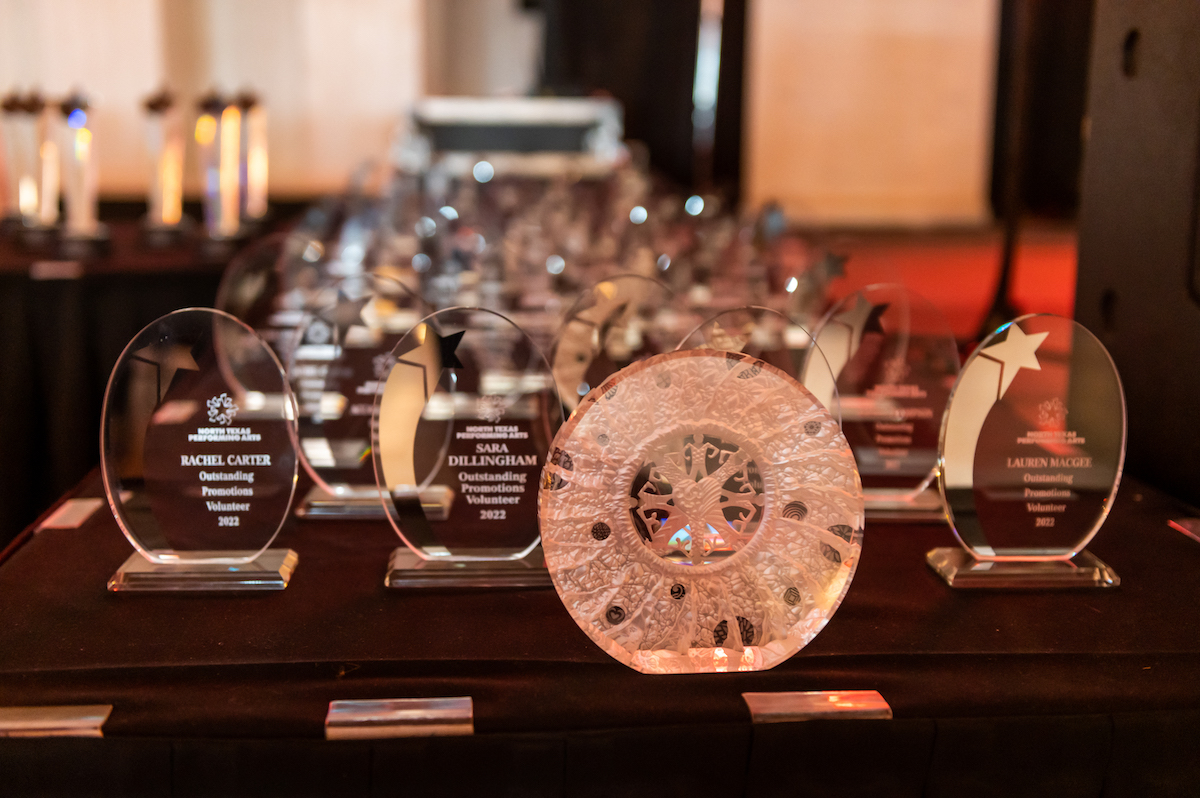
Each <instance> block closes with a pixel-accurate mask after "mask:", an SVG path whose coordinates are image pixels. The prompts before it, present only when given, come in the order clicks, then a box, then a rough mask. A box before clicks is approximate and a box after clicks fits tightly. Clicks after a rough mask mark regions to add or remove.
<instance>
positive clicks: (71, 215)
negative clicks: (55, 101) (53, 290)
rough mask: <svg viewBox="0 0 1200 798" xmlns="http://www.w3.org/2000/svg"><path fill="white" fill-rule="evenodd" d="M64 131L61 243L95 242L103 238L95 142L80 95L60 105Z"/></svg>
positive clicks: (84, 99)
mask: <svg viewBox="0 0 1200 798" xmlns="http://www.w3.org/2000/svg"><path fill="white" fill-rule="evenodd" d="M60 108H61V110H62V115H63V120H64V122H65V125H64V126H63V128H62V131H63V144H62V163H63V175H62V177H63V180H62V185H63V205H64V206H65V207H66V220H65V223H64V225H63V238H64V243H69V242H79V243H81V244H84V243H86V242H92V241H97V240H100V239H103V238H106V237H107V235H106V232H105V230H104V226H103V225H101V224H100V220H99V212H100V198H99V172H98V170H97V164H96V142H95V136H94V134H93V133H92V121H91V118H90V114H91V108H90V107H89V105H88V101H87V98H85V97H84V96H83V95H82V94H79V93H75V94H72V95H71V96H70V97H68V98H67V99H65V100H63V102H62V105H61V106H60Z"/></svg>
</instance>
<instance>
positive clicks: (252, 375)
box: [100, 308, 298, 591]
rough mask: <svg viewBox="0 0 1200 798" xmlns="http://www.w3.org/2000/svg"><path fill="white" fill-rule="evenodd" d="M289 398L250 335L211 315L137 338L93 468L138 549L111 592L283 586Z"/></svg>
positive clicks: (272, 363)
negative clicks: (278, 542) (280, 545)
mask: <svg viewBox="0 0 1200 798" xmlns="http://www.w3.org/2000/svg"><path fill="white" fill-rule="evenodd" d="M295 418H296V415H295V403H294V400H293V398H292V393H291V391H290V389H289V388H288V384H287V380H286V379H285V377H284V373H283V368H282V366H281V365H280V363H279V360H278V359H277V358H276V357H275V354H274V353H273V352H272V351H271V349H270V347H268V346H267V345H266V343H265V342H264V341H263V340H262V339H261V338H259V337H258V336H257V335H256V334H255V333H254V331H253V330H251V329H250V328H249V327H247V326H246V325H245V324H243V323H242V322H240V321H238V320H237V319H235V318H234V317H232V316H230V315H228V314H226V313H222V312H220V311H217V310H211V309H206V308H189V309H186V310H178V311H175V312H174V313H169V314H167V315H166V316H163V317H162V318H160V319H158V320H157V321H154V322H152V323H151V324H150V325H148V326H147V327H146V328H145V329H143V330H142V331H141V332H139V333H138V334H137V335H136V336H134V338H133V340H132V341H130V342H129V344H128V345H127V346H126V347H125V350H124V351H123V352H122V353H121V356H120V358H119V359H118V360H117V364H116V366H114V368H113V371H112V375H111V376H110V378H109V381H108V389H107V391H106V392H105V396H104V415H103V418H102V421H101V429H102V433H101V434H102V440H101V449H100V464H101V472H102V474H103V479H104V490H105V493H106V494H107V496H108V502H109V505H110V506H111V507H112V511H113V515H114V516H116V520H117V524H118V525H119V526H120V527H121V530H122V531H123V532H124V533H125V536H126V537H127V538H128V539H129V542H130V543H132V544H133V547H134V548H135V549H136V550H137V551H136V552H135V553H134V555H133V556H132V557H130V558H129V560H128V561H127V562H126V563H125V565H124V566H122V567H121V569H120V570H119V571H118V572H117V574H116V575H115V576H114V577H113V578H112V580H111V581H110V582H109V589H110V590H118V591H123V590H273V589H274V590H281V589H283V588H284V587H286V586H287V582H288V579H289V577H290V575H291V572H292V569H293V568H294V567H295V564H296V554H295V552H292V551H290V550H288V549H272V548H269V547H270V545H271V542H272V541H273V540H274V539H275V536H276V535H277V534H278V533H279V530H280V528H281V527H282V526H283V523H284V521H285V520H286V518H287V515H288V510H289V508H290V507H291V503H292V495H293V493H294V492H295V489H296V476H297V468H298V465H297V457H296V445H295V436H296V431H295V424H296V422H295Z"/></svg>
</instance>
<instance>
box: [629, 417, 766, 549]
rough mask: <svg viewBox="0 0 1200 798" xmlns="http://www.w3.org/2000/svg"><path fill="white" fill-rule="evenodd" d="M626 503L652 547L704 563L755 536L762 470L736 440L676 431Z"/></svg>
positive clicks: (760, 508)
mask: <svg viewBox="0 0 1200 798" xmlns="http://www.w3.org/2000/svg"><path fill="white" fill-rule="evenodd" d="M629 510H630V514H631V516H632V518H633V523H634V526H635V528H636V529H637V531H638V534H639V535H640V536H641V538H642V541H643V542H644V543H645V544H646V545H647V546H649V547H650V550H651V551H653V552H654V553H655V554H657V555H658V556H660V557H662V558H663V559H666V560H670V561H673V562H679V563H682V564H684V565H706V564H709V563H712V562H714V561H717V560H720V559H723V558H725V557H728V556H730V555H732V554H733V553H734V552H736V551H739V550H741V549H742V547H744V546H745V545H746V544H747V543H748V542H749V541H750V539H751V538H753V537H754V533H755V532H756V531H757V529H758V525H759V522H760V521H761V519H762V511H763V486H762V477H761V475H760V473H759V470H758V464H757V463H755V461H754V460H753V459H752V458H751V457H750V455H749V454H748V453H746V452H745V451H743V450H742V449H741V448H740V447H739V446H737V445H736V444H732V443H728V442H726V441H724V440H722V439H721V438H718V437H715V436H712V435H699V434H693V435H684V436H675V437H673V438H671V439H668V440H666V441H663V442H662V443H661V444H660V445H659V446H657V447H655V449H654V450H653V451H652V452H651V453H650V454H649V456H648V457H647V459H646V461H644V462H643V464H642V467H641V469H640V470H639V471H638V474H637V477H636V478H635V479H634V481H633V484H632V486H631V488H630V496H629Z"/></svg>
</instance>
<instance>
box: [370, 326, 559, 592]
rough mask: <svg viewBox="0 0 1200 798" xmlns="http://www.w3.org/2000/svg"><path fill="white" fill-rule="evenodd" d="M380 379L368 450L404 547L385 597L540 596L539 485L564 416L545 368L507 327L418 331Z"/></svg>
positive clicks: (545, 581) (543, 577)
mask: <svg viewBox="0 0 1200 798" xmlns="http://www.w3.org/2000/svg"><path fill="white" fill-rule="evenodd" d="M387 366H388V368H387V369H386V370H384V371H383V372H382V374H383V376H382V377H380V378H379V380H378V389H379V390H378V393H377V394H376V397H375V417H374V418H375V424H374V426H373V427H372V445H371V451H372V454H373V456H374V463H375V477H376V480H377V483H378V495H379V498H380V499H381V500H382V503H383V507H384V510H385V511H386V514H387V518H388V521H389V523H391V525H392V527H393V528H394V529H395V530H396V533H397V534H398V535H399V536H400V539H401V540H402V541H403V542H404V544H405V545H404V547H403V548H400V549H397V550H396V552H395V553H394V554H393V555H392V559H391V563H390V566H389V569H388V575H387V580H386V584H387V585H388V586H389V587H416V586H428V587H442V586H455V587H504V586H513V587H516V586H548V585H549V577H548V575H547V573H546V570H545V568H544V567H543V566H542V559H541V553H540V550H539V549H538V522H537V481H538V477H539V475H540V473H541V469H542V466H543V465H544V464H545V461H546V452H547V451H548V450H549V445H550V441H551V439H552V438H553V435H554V432H555V431H556V430H557V429H558V427H559V425H560V424H561V422H562V405H561V403H560V402H559V398H558V392H557V391H556V390H555V387H554V378H553V377H552V375H551V373H550V367H549V365H548V364H547V363H546V360H545V357H544V356H543V355H542V353H541V351H540V350H539V349H538V348H537V346H536V345H535V344H534V343H533V341H532V340H530V338H529V337H528V336H527V335H526V334H525V332H524V331H522V330H521V329H520V328H519V327H518V326H517V325H516V324H514V323H513V322H512V321H510V320H509V319H507V318H506V317H504V316H502V315H500V314H499V313H495V312H494V311H490V310H483V309H481V308H449V309H446V310H442V311H438V312H437V313H434V314H432V315H430V316H428V317H426V318H425V319H423V320H421V322H420V323H418V324H417V325H416V326H415V327H413V329H412V330H410V331H409V332H408V334H406V335H405V336H404V337H403V338H402V339H401V340H400V342H399V343H398V344H397V345H396V347H395V349H393V350H392V352H391V358H390V359H389V360H388V363H387Z"/></svg>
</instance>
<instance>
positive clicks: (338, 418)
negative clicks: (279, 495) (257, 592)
mask: <svg viewBox="0 0 1200 798" xmlns="http://www.w3.org/2000/svg"><path fill="white" fill-rule="evenodd" d="M431 310H432V308H429V307H428V306H427V305H426V304H425V303H424V301H422V300H421V298H420V297H419V296H417V295H416V294H415V293H413V292H412V291H410V290H409V289H408V288H407V287H406V286H405V285H404V284H403V283H401V282H399V281H397V280H393V279H391V278H389V277H382V276H377V275H373V274H362V275H357V276H354V277H347V278H344V279H341V280H338V281H336V282H335V283H332V284H330V285H328V286H326V287H325V288H322V289H320V290H319V291H316V292H314V294H313V296H312V298H311V299H310V301H309V307H308V308H307V309H306V311H305V313H304V315H303V318H302V320H301V321H300V323H299V324H298V325H297V327H296V330H295V332H294V333H293V340H292V342H291V343H290V344H289V345H288V346H287V350H288V351H289V353H290V355H291V356H290V358H289V360H288V366H287V372H288V379H289V381H290V383H291V385H292V390H293V391H294V392H295V394H296V397H297V402H298V404H299V409H300V410H299V423H298V426H299V438H300V456H301V462H302V463H303V464H304V468H305V470H306V471H308V473H309V475H310V476H311V477H312V478H313V482H314V483H315V485H314V486H313V488H312V489H311V490H310V491H309V493H308V495H307V496H306V497H305V498H304V501H303V502H302V503H301V505H300V508H299V509H298V510H297V513H298V514H300V515H302V516H312V517H323V518H343V519H356V518H382V515H383V507H382V506H381V505H380V503H379V490H378V488H377V486H376V484H375V469H374V464H373V461H372V459H371V417H372V414H373V413H374V409H375V394H376V393H377V392H378V389H379V380H380V379H382V378H383V377H385V376H386V374H387V372H388V370H389V369H390V368H391V358H392V350H393V349H394V348H395V347H396V344H397V343H399V342H400V339H401V338H403V337H404V334H405V333H407V332H408V331H409V330H410V329H412V327H413V326H414V325H415V324H417V322H419V321H420V320H421V319H422V318H423V317H424V316H425V315H427V314H428V313H429V312H430V311H431Z"/></svg>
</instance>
